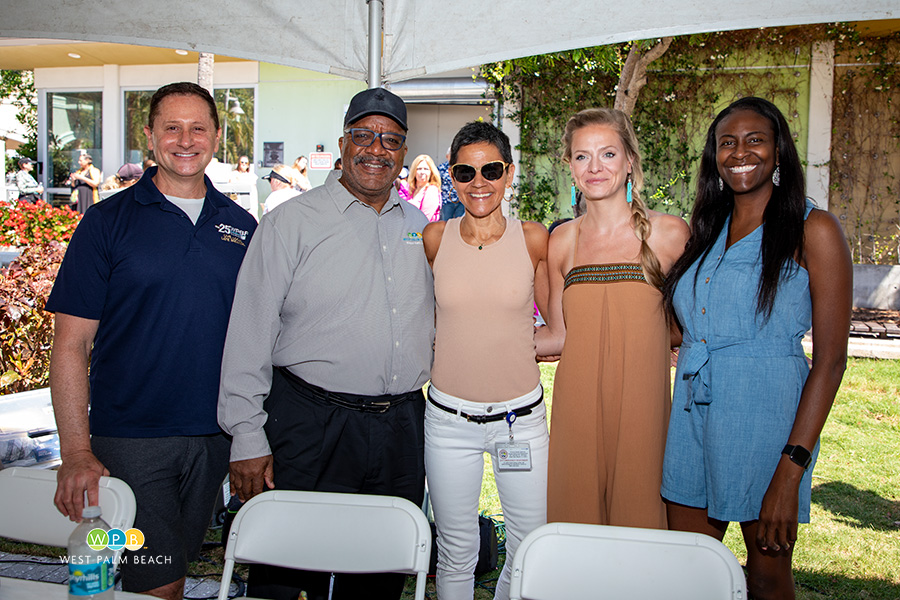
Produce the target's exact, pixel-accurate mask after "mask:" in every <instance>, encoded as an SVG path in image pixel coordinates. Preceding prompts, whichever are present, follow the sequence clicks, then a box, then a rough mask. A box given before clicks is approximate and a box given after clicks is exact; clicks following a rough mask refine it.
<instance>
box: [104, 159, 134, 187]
mask: <svg viewBox="0 0 900 600" xmlns="http://www.w3.org/2000/svg"><path fill="white" fill-rule="evenodd" d="M143 175H144V170H143V169H141V167H140V165H135V164H131V163H125V164H124V165H122V166H121V167H119V170H118V171H117V172H116V174H115V175H110V176H109V177H107V178H106V181H104V182H103V185H101V186H100V191H108V190H121V189H124V188H127V187H130V186H132V185H134V184H135V183H137V181H138V180H139V179H140V178H141V177H143Z"/></svg>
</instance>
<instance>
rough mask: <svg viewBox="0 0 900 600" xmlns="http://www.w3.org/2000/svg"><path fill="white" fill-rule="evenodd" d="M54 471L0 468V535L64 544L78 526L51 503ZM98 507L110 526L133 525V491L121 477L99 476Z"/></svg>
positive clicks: (45, 543) (42, 542)
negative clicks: (0, 469)
mask: <svg viewBox="0 0 900 600" xmlns="http://www.w3.org/2000/svg"><path fill="white" fill-rule="evenodd" d="M55 493H56V471H49V470H46V469H29V468H24V467H13V468H11V469H4V470H2V471H0V537H5V538H10V539H14V540H20V541H23V542H30V543H32V544H41V545H44V546H60V547H63V548H64V547H65V546H66V544H67V542H68V539H69V535H70V534H71V533H72V530H73V529H75V527H76V526H77V525H78V524H77V523H74V522H72V521H70V520H69V519H68V518H67V517H64V516H63V515H62V514H61V513H60V512H59V511H58V510H57V509H56V506H55V505H54V504H53V496H54V494H55ZM100 508H101V509H102V510H103V517H102V518H103V520H104V521H106V522H107V523H108V524H109V526H110V527H113V528H118V529H121V530H122V531H125V530H127V529H130V528H131V526H132V525H134V514H135V511H136V510H137V504H136V503H135V500H134V493H133V492H132V491H131V488H130V487H128V484H126V483H125V482H124V481H122V480H121V479H116V478H114V477H101V478H100Z"/></svg>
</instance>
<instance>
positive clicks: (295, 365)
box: [218, 172, 434, 461]
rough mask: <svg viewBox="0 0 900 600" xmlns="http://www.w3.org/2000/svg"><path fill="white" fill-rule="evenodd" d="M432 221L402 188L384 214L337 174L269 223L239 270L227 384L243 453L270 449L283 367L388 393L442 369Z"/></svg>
mask: <svg viewBox="0 0 900 600" xmlns="http://www.w3.org/2000/svg"><path fill="white" fill-rule="evenodd" d="M427 224H428V219H427V218H426V217H425V215H423V214H422V212H421V211H420V210H418V209H416V208H415V207H414V206H412V205H411V204H409V203H408V202H403V201H402V200H400V197H399V196H398V195H397V192H396V191H395V190H392V191H391V196H390V199H389V200H388V201H387V203H386V204H385V205H384V207H383V208H382V210H381V213H380V214H379V213H377V212H376V211H375V209H373V208H372V207H371V206H369V205H367V204H365V203H363V202H360V201H359V200H357V199H356V198H355V197H354V196H353V195H352V194H350V192H348V191H347V190H346V189H345V188H344V186H343V185H341V183H340V181H339V179H338V175H337V174H336V173H335V172H332V173H331V174H329V176H328V179H327V181H326V182H325V184H324V185H322V186H320V187H317V188H313V189H312V190H310V191H308V192H306V193H305V194H302V195H301V196H298V197H296V198H292V199H291V200H288V201H287V202H285V203H284V204H282V205H280V206H278V207H277V208H276V209H275V210H274V211H272V212H270V213H268V214H267V215H265V216H264V217H263V218H262V220H261V221H260V224H259V227H258V228H257V230H256V233H255V234H254V235H253V239H252V240H251V241H250V246H249V247H248V248H247V254H246V256H245V258H244V262H243V265H242V266H241V271H240V273H239V275H238V280H237V290H236V292H235V297H234V305H233V307H232V310H231V320H230V321H229V324H228V335H227V338H226V340H225V354H224V357H223V359H222V378H221V386H220V390H219V410H218V412H219V424H220V425H221V427H222V429H224V430H225V431H226V432H227V433H229V434H231V435H232V436H233V438H234V439H233V443H232V446H231V460H232V461H235V460H245V459H250V458H257V457H260V456H265V455H267V454H270V453H271V452H270V450H269V444H268V440H267V439H266V435H265V431H264V430H263V426H264V424H265V422H266V418H267V415H266V412H265V411H264V410H263V402H264V400H265V399H266V397H267V396H268V394H269V389H270V387H271V383H272V369H273V366H276V367H287V368H289V369H290V371H291V372H292V373H294V374H296V375H298V376H299V377H302V378H303V379H305V380H306V381H308V382H309V383H312V384H314V385H317V386H319V387H322V388H325V389H327V390H330V391H334V392H347V393H352V394H363V395H368V396H378V395H383V394H403V393H406V392H410V391H413V390H416V389H419V388H421V387H422V386H423V385H424V384H425V382H426V381H428V378H429V376H430V372H431V361H432V344H433V342H434V285H433V279H432V274H431V269H430V268H429V266H428V262H427V261H426V259H425V250H424V247H423V244H422V229H423V228H424V227H425V225H427Z"/></svg>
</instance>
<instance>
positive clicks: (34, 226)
mask: <svg viewBox="0 0 900 600" xmlns="http://www.w3.org/2000/svg"><path fill="white" fill-rule="evenodd" d="M80 219H81V215H79V214H78V213H77V212H75V211H73V210H72V209H71V208H69V207H64V208H55V207H53V206H52V205H50V204H47V203H46V202H43V201H39V202H38V203H37V204H31V203H29V202H21V203H18V204H16V205H12V204H9V203H8V202H0V246H15V247H22V246H29V245H32V244H37V245H40V244H45V243H47V242H50V241H56V242H68V241H69V239H70V238H71V237H72V233H73V232H74V231H75V227H77V226H78V221H79V220H80Z"/></svg>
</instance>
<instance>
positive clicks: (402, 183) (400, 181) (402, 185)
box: [394, 167, 412, 202]
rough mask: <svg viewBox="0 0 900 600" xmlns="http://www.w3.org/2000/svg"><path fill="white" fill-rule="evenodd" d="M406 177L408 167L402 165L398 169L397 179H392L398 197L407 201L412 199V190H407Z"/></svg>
mask: <svg viewBox="0 0 900 600" xmlns="http://www.w3.org/2000/svg"><path fill="white" fill-rule="evenodd" d="M407 179H409V169H407V168H406V167H403V168H402V169H400V174H399V175H397V179H395V180H394V187H395V188H396V189H397V194H399V196H400V199H401V200H406V201H407V202H409V201H410V200H412V192H410V191H409V181H407Z"/></svg>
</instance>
